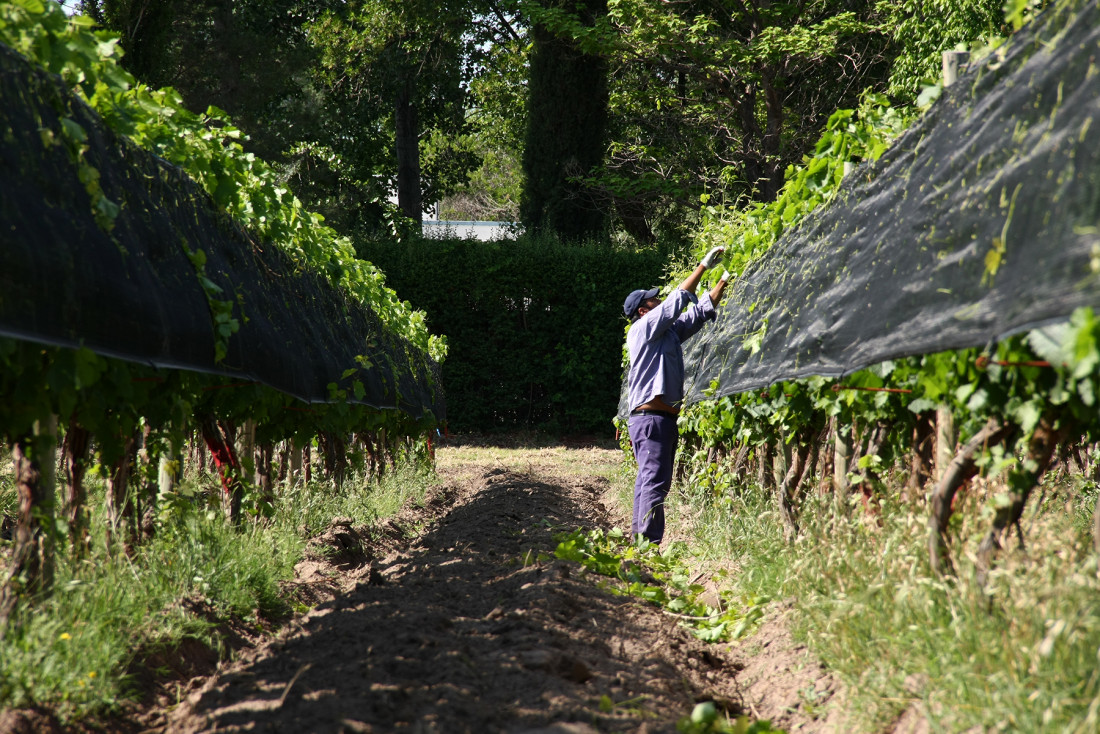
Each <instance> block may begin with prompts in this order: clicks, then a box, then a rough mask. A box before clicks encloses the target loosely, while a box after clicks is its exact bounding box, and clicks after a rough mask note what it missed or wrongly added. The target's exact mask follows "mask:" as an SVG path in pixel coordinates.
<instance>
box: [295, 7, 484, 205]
mask: <svg viewBox="0 0 1100 734" xmlns="http://www.w3.org/2000/svg"><path fill="white" fill-rule="evenodd" d="M471 22H472V7H471V4H470V3H463V2H458V1H457V0H419V1H414V2H408V1H405V2H401V1H399V0H358V1H357V2H348V3H346V4H345V5H343V6H342V7H341V8H340V9H339V10H338V11H333V12H330V13H327V14H326V15H325V16H324V17H323V18H322V19H321V21H320V22H319V23H317V24H316V25H315V26H314V29H313V30H314V31H315V34H316V35H315V43H316V44H317V46H318V48H320V49H321V52H322V55H321V66H322V69H323V71H322V78H323V79H324V81H325V83H326V85H327V86H328V87H329V88H330V89H331V90H333V91H334V92H335V93H336V94H338V95H339V96H341V97H343V98H346V99H349V100H352V101H354V103H355V104H356V105H357V106H361V107H368V108H371V109H374V110H376V111H378V114H379V121H380V122H382V123H383V124H385V126H386V127H387V128H388V129H390V130H392V131H393V132H392V135H393V146H394V153H395V161H396V166H395V179H396V188H397V197H398V206H399V207H400V209H401V211H402V212H403V213H404V215H405V216H407V217H409V218H410V219H415V220H416V221H419V220H420V218H421V216H422V214H423V210H424V205H423V202H424V198H425V196H427V197H428V198H429V199H431V200H436V199H438V198H440V197H441V196H442V194H443V193H446V192H447V191H448V190H449V189H450V188H453V187H454V186H455V185H456V184H457V183H458V182H459V181H461V180H464V177H465V174H466V173H467V172H468V171H469V170H470V169H471V168H473V167H474V165H475V164H476V161H475V160H474V159H473V158H472V156H469V155H468V154H466V153H467V152H466V151H462V150H461V149H459V148H456V147H454V146H448V145H441V146H439V147H438V148H437V149H435V151H434V152H435V153H436V157H435V159H434V160H432V161H428V162H427V166H425V165H424V164H425V162H424V161H422V159H421V139H422V138H424V137H425V136H426V135H428V134H430V132H431V131H432V130H436V129H440V130H445V131H446V133H447V135H448V136H451V137H454V138H457V137H459V136H460V135H461V134H462V133H463V132H465V130H466V123H465V104H466V92H465V88H464V81H465V78H464V75H465V73H466V69H465V68H464V61H465V55H466V46H467V40H468V39H467V35H466V33H467V29H469V27H470V25H471ZM382 110H385V111H386V112H384V113H383V112H381V111H382ZM426 173H427V174H430V175H429V178H428V179H427V181H425V180H424V177H425V174H426Z"/></svg>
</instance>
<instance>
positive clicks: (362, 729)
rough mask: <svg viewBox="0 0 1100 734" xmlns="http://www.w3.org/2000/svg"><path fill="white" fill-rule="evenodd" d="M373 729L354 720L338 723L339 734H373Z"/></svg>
mask: <svg viewBox="0 0 1100 734" xmlns="http://www.w3.org/2000/svg"><path fill="white" fill-rule="evenodd" d="M373 732H374V727H373V726H371V725H370V724H364V723H363V722H362V721H356V720H355V719H344V720H343V721H341V722H340V734H373Z"/></svg>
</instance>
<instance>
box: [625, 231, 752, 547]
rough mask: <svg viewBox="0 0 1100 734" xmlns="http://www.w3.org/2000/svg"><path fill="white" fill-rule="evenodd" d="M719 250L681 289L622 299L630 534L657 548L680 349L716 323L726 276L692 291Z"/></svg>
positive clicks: (680, 389) (679, 382) (679, 391)
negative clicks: (631, 476) (630, 452)
mask: <svg viewBox="0 0 1100 734" xmlns="http://www.w3.org/2000/svg"><path fill="white" fill-rule="evenodd" d="M724 251H725V248H723V247H715V248H714V249H713V250H711V251H710V252H708V253H707V255H706V257H704V258H703V260H702V262H700V263H699V265H698V266H697V267H696V268H695V271H694V272H693V273H692V274H691V275H689V276H688V277H687V278H686V279H685V280H684V282H683V283H681V284H680V286H679V287H678V288H677V289H676V290H674V291H672V293H670V294H669V296H668V298H666V299H665V300H663V301H662V300H661V299H660V298H658V297H657V294H658V289H656V288H654V289H652V290H637V291H634V292H632V293H631V294H630V295H629V296H627V297H626V301H625V302H624V303H623V314H624V315H625V316H626V317H627V318H628V319H630V321H631V326H630V331H628V332H627V335H626V348H627V352H628V354H629V356H630V371H629V373H628V375H627V394H628V397H629V399H630V418H629V420H628V421H627V429H628V431H629V432H630V445H631V446H632V447H633V449H634V458H635V460H636V461H637V462H638V478H637V480H636V481H635V482H634V519H633V520H632V521H631V525H630V532H631V535H632V536H634V537H637V536H638V535H639V534H640V535H642V536H644V537H646V538H648V539H649V540H650V541H652V542H653V543H660V542H661V539H662V538H663V537H664V534H665V497H666V496H668V491H669V489H670V488H671V487H672V465H673V462H674V460H675V458H676V442H677V440H678V439H679V432H678V431H677V428H676V416H677V414H679V412H680V403H681V401H682V400H683V398H684V350H683V347H682V344H683V343H684V342H685V341H687V339H689V338H690V337H691V336H693V335H694V334H695V333H696V332H698V331H699V329H701V328H702V327H703V324H704V323H705V322H706V321H707V320H708V319H714V318H715V311H714V306H715V304H717V303H718V301H719V300H721V298H722V291H723V290H724V289H725V287H726V282H727V281H728V280H729V277H730V274H729V272H724V273H722V277H721V279H719V281H718V283H717V284H716V285H715V286H714V287H713V288H712V289H711V290H710V293H704V294H703V297H702V298H696V296H695V289H696V288H697V287H698V285H699V281H700V280H701V279H702V277H703V273H704V272H705V271H706V270H707V269H709V268H712V267H714V266H715V265H717V264H718V263H719V262H720V261H721V259H722V253H723V252H724Z"/></svg>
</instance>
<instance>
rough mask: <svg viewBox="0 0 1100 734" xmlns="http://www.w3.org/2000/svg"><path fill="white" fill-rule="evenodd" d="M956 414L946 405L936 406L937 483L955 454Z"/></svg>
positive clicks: (941, 478)
mask: <svg viewBox="0 0 1100 734" xmlns="http://www.w3.org/2000/svg"><path fill="white" fill-rule="evenodd" d="M955 441H956V439H955V416H954V415H952V413H951V409H950V408H948V407H947V406H945V405H941V406H940V407H938V408H936V474H935V480H936V482H937V483H939V482H941V481H942V480H943V476H944V473H945V472H946V471H947V467H948V465H949V464H951V461H952V459H953V458H954V456H955Z"/></svg>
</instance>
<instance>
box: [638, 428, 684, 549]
mask: <svg viewBox="0 0 1100 734" xmlns="http://www.w3.org/2000/svg"><path fill="white" fill-rule="evenodd" d="M627 431H628V432H629V433H630V445H631V447H632V448H633V449H634V460H635V461H637V462H638V478H637V480H635V482H634V519H633V520H632V521H631V525H630V534H631V536H632V537H636V536H637V535H638V534H639V533H641V534H642V535H644V536H645V537H646V538H648V539H649V540H650V541H652V542H654V543H660V542H661V539H662V538H663V537H664V535H665V497H667V496H668V491H669V489H671V488H672V465H673V463H674V461H675V459H676V442H677V441H678V440H679V437H680V435H679V431H678V429H677V427H676V416H674V415H667V416H665V415H635V416H631V417H630V420H629V421H627Z"/></svg>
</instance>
